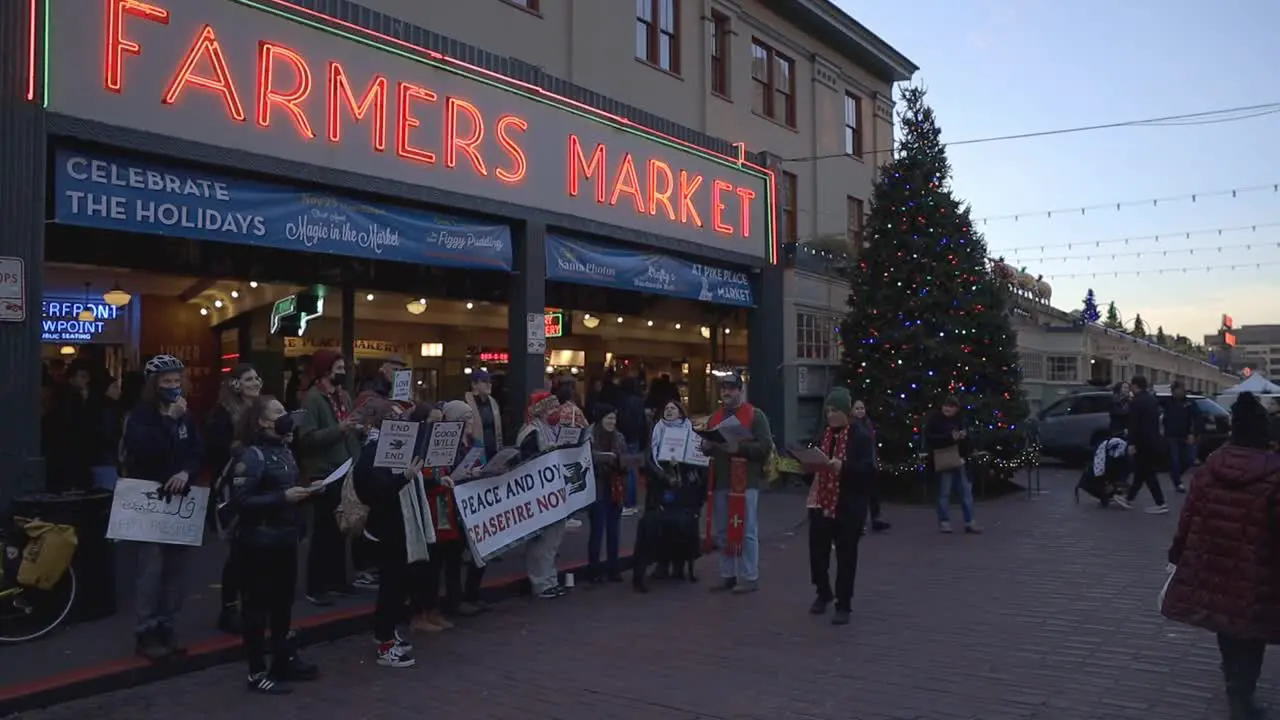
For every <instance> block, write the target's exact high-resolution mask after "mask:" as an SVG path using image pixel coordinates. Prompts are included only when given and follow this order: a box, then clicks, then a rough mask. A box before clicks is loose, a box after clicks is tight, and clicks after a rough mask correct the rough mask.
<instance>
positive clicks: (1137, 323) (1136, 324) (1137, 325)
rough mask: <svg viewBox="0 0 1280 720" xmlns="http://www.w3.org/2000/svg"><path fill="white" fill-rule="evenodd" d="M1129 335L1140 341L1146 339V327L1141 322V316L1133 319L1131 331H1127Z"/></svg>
mask: <svg viewBox="0 0 1280 720" xmlns="http://www.w3.org/2000/svg"><path fill="white" fill-rule="evenodd" d="M1129 334H1130V335H1132V336H1134V337H1136V338H1138V339H1141V340H1145V339H1146V338H1147V325H1146V323H1144V322H1142V315H1135V316H1134V317H1133V329H1132V330H1130V331H1129Z"/></svg>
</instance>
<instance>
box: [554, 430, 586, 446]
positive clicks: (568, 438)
mask: <svg viewBox="0 0 1280 720" xmlns="http://www.w3.org/2000/svg"><path fill="white" fill-rule="evenodd" d="M580 442H582V428H580V427H577V426H576V425H561V426H560V429H559V430H558V434H557V435H556V446H557V447H569V446H570V445H577V444H578V443H580Z"/></svg>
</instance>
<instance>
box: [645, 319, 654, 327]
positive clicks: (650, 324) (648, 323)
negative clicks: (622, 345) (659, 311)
mask: <svg viewBox="0 0 1280 720" xmlns="http://www.w3.org/2000/svg"><path fill="white" fill-rule="evenodd" d="M645 325H648V326H649V327H653V321H652V320H650V321H648V322H646V323H645Z"/></svg>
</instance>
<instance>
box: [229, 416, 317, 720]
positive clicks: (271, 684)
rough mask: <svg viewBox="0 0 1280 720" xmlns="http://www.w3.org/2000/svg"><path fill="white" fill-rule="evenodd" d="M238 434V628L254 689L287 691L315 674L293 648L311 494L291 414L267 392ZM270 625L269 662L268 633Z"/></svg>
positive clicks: (234, 492) (234, 478) (234, 484)
mask: <svg viewBox="0 0 1280 720" xmlns="http://www.w3.org/2000/svg"><path fill="white" fill-rule="evenodd" d="M238 420H239V423H238V426H239V427H238V428H237V432H236V437H237V438H238V439H239V441H240V445H239V447H238V448H237V449H236V450H235V455H234V457H233V458H232V459H231V462H232V463H233V465H232V467H231V469H230V472H229V473H228V475H229V477H230V488H229V495H230V500H229V502H228V505H229V507H230V509H231V510H232V511H233V512H234V516H235V524H234V531H233V534H232V540H231V543H232V548H233V553H234V554H235V557H236V558H237V560H238V568H237V569H238V570H239V573H240V578H239V583H238V584H239V589H240V594H241V618H242V628H241V633H242V636H243V638H244V647H245V652H246V654H247V655H248V659H249V680H248V683H249V689H250V690H252V691H254V692H259V693H264V694H268V695H280V694H285V693H288V692H289V691H290V688H289V686H288V685H287V683H288V682H289V681H291V680H310V679H313V678H315V676H316V674H317V670H316V668H315V666H313V665H309V664H306V663H303V662H302V661H301V660H300V659H299V658H297V656H296V655H294V653H293V648H292V646H291V642H290V633H289V631H290V627H291V625H292V623H293V598H294V594H295V593H296V592H297V586H298V543H299V542H301V541H302V528H303V526H304V524H305V521H304V519H303V516H302V512H301V511H300V510H299V508H298V505H299V504H300V503H303V502H305V501H307V500H309V499H310V498H311V497H312V495H313V493H312V491H311V490H309V489H308V488H306V487H301V486H299V485H298V463H297V461H296V460H294V457H293V452H292V451H291V450H290V449H289V443H290V442H292V441H293V430H294V427H293V416H292V415H289V414H288V413H287V412H286V411H285V409H284V405H283V404H282V403H281V402H280V401H279V400H276V399H275V398H274V397H271V396H270V395H259V396H257V397H255V398H254V399H253V400H251V401H250V402H249V404H248V406H247V407H245V408H243V409H242V410H241V412H240V417H239V418H238ZM268 627H269V628H270V629H271V646H272V647H271V667H270V669H268V667H267V660H266V632H267V629H268Z"/></svg>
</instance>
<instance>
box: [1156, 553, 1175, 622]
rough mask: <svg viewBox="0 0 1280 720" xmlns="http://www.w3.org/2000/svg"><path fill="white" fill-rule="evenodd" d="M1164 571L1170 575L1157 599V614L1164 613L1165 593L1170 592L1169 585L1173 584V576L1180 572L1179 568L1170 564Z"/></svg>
mask: <svg viewBox="0 0 1280 720" xmlns="http://www.w3.org/2000/svg"><path fill="white" fill-rule="evenodd" d="M1164 570H1165V572H1166V573H1168V577H1166V578H1165V579H1164V585H1163V586H1161V588H1160V595H1159V596H1158V597H1157V598H1156V612H1164V596H1165V593H1167V592H1169V583H1171V582H1173V574H1174V573H1176V572H1177V571H1178V566H1177V565H1174V564H1173V563H1169V564H1168V565H1166V566H1165V568H1164Z"/></svg>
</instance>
